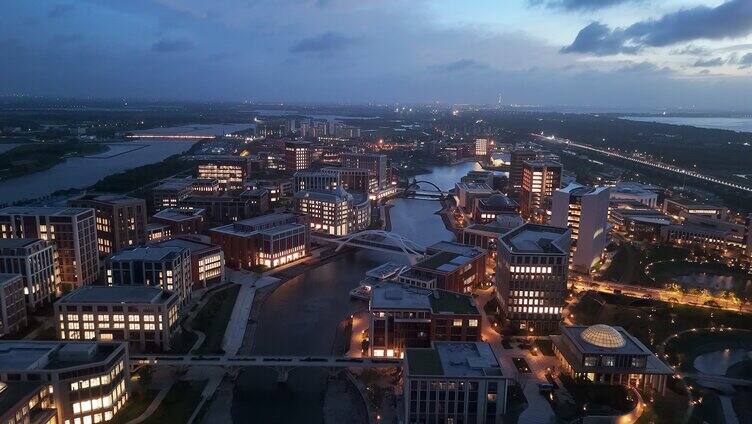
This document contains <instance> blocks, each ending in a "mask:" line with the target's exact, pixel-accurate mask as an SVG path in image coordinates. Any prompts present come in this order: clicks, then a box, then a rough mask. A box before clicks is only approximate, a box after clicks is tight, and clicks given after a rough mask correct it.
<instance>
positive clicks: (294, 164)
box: [285, 141, 313, 172]
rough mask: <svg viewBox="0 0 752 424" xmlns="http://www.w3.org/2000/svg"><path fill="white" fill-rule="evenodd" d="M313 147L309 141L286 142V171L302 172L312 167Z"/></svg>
mask: <svg viewBox="0 0 752 424" xmlns="http://www.w3.org/2000/svg"><path fill="white" fill-rule="evenodd" d="M311 150H312V145H311V143H310V142H307V141H287V142H285V169H286V170H287V171H293V172H294V171H302V170H304V169H308V168H309V167H310V166H311V159H312V157H313V156H312V152H311Z"/></svg>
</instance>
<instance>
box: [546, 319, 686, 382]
mask: <svg viewBox="0 0 752 424" xmlns="http://www.w3.org/2000/svg"><path fill="white" fill-rule="evenodd" d="M560 333H561V334H560V335H552V336H551V342H552V344H553V348H554V353H555V354H556V357H557V358H558V359H559V362H560V363H561V368H562V370H563V372H564V373H565V374H567V375H569V376H570V377H572V378H575V379H580V378H581V379H585V380H588V381H591V382H593V383H598V384H618V385H624V386H629V387H634V388H636V389H637V390H640V392H642V393H648V394H651V393H652V394H659V395H665V394H666V383H667V382H668V380H669V378H671V377H672V376H673V375H674V371H673V370H672V369H671V368H669V367H668V366H667V365H666V364H664V363H663V362H662V361H661V360H660V359H658V357H657V356H656V355H655V354H654V353H653V352H652V351H650V349H648V348H647V347H646V346H645V345H644V344H642V342H640V341H639V340H638V339H637V338H636V337H634V336H632V335H631V334H629V333H628V332H627V331H626V330H625V329H623V328H621V327H611V326H608V325H604V324H596V325H592V326H590V327H586V326H583V325H573V326H564V325H562V326H561V329H560Z"/></svg>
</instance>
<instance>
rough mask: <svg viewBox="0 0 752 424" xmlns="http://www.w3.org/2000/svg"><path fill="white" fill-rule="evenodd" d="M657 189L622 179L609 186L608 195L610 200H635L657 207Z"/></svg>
mask: <svg viewBox="0 0 752 424" xmlns="http://www.w3.org/2000/svg"><path fill="white" fill-rule="evenodd" d="M657 191H658V190H657V188H656V187H654V186H651V185H647V184H641V183H637V182H631V181H623V182H618V183H616V185H615V186H614V187H611V190H610V192H609V197H610V198H611V199H612V200H635V201H638V202H640V203H642V204H644V205H645V206H648V207H650V208H653V209H655V208H658V192H657Z"/></svg>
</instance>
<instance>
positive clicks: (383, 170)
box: [342, 153, 388, 188]
mask: <svg viewBox="0 0 752 424" xmlns="http://www.w3.org/2000/svg"><path fill="white" fill-rule="evenodd" d="M342 167H343V168H357V169H367V170H368V171H370V172H371V173H372V174H373V175H374V176H375V177H376V181H377V182H378V185H379V188H384V187H386V186H387V184H388V175H387V157H386V155H382V154H378V153H343V154H342Z"/></svg>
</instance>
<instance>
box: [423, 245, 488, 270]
mask: <svg viewBox="0 0 752 424" xmlns="http://www.w3.org/2000/svg"><path fill="white" fill-rule="evenodd" d="M481 254H483V252H482V251H481V250H479V249H473V250H472V251H471V253H469V254H465V253H455V252H447V251H440V252H438V253H434V254H433V255H431V256H429V257H428V258H426V259H423V260H422V261H420V262H418V263H416V264H415V265H414V266H413V267H414V268H421V269H429V270H433V271H439V272H445V273H450V272H453V271H455V270H457V269H459V268H461V267H463V266H465V265H467V264H469V263H470V262H472V261H473V260H475V259H476V258H477V257H478V255H481Z"/></svg>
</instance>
